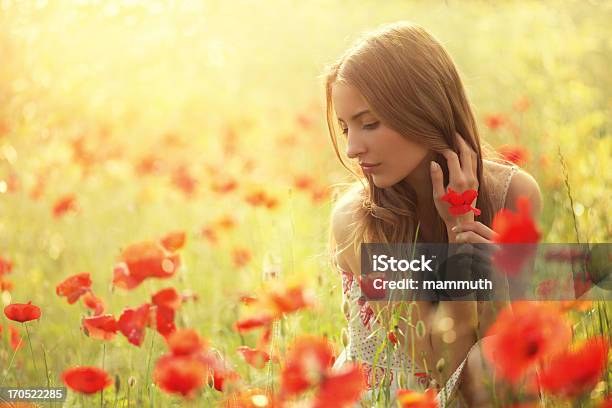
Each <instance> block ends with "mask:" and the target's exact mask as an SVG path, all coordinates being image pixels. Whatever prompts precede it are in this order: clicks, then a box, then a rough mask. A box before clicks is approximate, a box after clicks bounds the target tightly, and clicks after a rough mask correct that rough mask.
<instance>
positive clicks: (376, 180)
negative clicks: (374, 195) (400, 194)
mask: <svg viewBox="0 0 612 408" xmlns="http://www.w3.org/2000/svg"><path fill="white" fill-rule="evenodd" d="M396 183H397V182H394V183H393V182H390V181H389V180H387V179H384V178H380V177H372V184H374V185H375V186H376V187H377V188H387V187H391V186H392V185H394V184H396Z"/></svg>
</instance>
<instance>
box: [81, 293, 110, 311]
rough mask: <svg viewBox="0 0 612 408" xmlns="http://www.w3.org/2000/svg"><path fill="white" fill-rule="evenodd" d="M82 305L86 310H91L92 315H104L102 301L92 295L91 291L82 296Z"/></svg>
mask: <svg viewBox="0 0 612 408" xmlns="http://www.w3.org/2000/svg"><path fill="white" fill-rule="evenodd" d="M83 304H84V305H85V307H87V308H88V309H91V310H93V311H94V312H93V314H94V315H100V314H102V313H104V308H105V306H104V301H103V300H102V299H100V298H99V297H97V296H96V295H94V294H93V292H92V291H89V292H87V293H85V295H84V296H83Z"/></svg>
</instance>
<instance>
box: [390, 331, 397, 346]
mask: <svg viewBox="0 0 612 408" xmlns="http://www.w3.org/2000/svg"><path fill="white" fill-rule="evenodd" d="M387 338H388V339H389V341H390V342H391V344H397V343H398V340H397V336H396V335H395V332H394V331H393V330H389V332H388V333H387Z"/></svg>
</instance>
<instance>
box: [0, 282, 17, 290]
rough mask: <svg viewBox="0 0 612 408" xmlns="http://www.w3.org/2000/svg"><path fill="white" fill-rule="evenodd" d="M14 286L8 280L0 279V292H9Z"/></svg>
mask: <svg viewBox="0 0 612 408" xmlns="http://www.w3.org/2000/svg"><path fill="white" fill-rule="evenodd" d="M14 287H15V285H14V284H13V282H11V281H10V280H8V279H0V292H4V291H7V292H10V291H11V290H13V288H14Z"/></svg>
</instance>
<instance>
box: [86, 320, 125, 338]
mask: <svg viewBox="0 0 612 408" xmlns="http://www.w3.org/2000/svg"><path fill="white" fill-rule="evenodd" d="M83 328H84V329H85V331H86V333H87V334H88V335H89V337H93V338H94V339H100V340H112V339H113V338H114V337H115V334H117V330H118V329H119V327H118V325H117V321H116V320H115V318H114V317H113V315H110V314H106V315H99V316H92V317H84V318H83Z"/></svg>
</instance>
